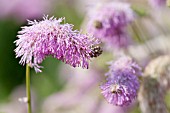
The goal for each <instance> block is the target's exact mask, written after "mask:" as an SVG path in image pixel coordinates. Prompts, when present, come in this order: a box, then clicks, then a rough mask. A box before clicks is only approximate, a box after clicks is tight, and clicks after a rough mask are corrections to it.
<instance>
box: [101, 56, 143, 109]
mask: <svg viewBox="0 0 170 113" xmlns="http://www.w3.org/2000/svg"><path fill="white" fill-rule="evenodd" d="M141 73H142V72H141V68H140V67H139V66H138V65H137V64H136V63H135V62H133V61H132V59H131V58H129V57H122V58H120V59H118V60H117V61H115V62H114V63H113V64H112V65H111V66H110V70H109V72H108V73H106V76H107V82H106V83H105V84H103V85H101V87H100V88H101V90H102V94H103V96H104V97H105V99H106V100H107V101H108V102H109V103H110V104H113V105H117V106H125V105H129V104H130V103H131V102H132V100H134V99H135V98H136V97H137V90H138V89H139V81H138V75H141Z"/></svg>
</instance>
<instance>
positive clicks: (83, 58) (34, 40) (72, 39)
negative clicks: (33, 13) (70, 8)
mask: <svg viewBox="0 0 170 113" xmlns="http://www.w3.org/2000/svg"><path fill="white" fill-rule="evenodd" d="M43 19H44V20H42V21H39V22H38V21H36V20H35V21H28V25H30V26H25V27H22V30H21V31H19V32H18V33H19V35H18V36H17V37H18V38H19V39H17V40H16V41H15V43H16V46H17V48H16V49H15V52H16V57H21V60H20V64H23V65H24V64H25V63H26V64H29V65H30V66H31V67H34V68H35V71H36V72H41V70H40V68H41V66H39V64H40V63H41V62H42V61H43V60H44V59H45V58H46V57H47V56H50V55H51V56H53V57H54V58H57V59H59V60H61V61H63V62H65V63H66V64H70V65H72V66H73V67H82V68H88V60H90V58H91V54H92V53H94V52H93V50H92V48H91V47H92V46H95V45H97V44H99V43H100V42H99V41H98V40H96V39H95V38H94V37H91V36H90V35H87V34H81V33H80V32H79V31H77V30H73V25H72V24H68V23H65V24H61V22H62V21H63V20H64V18H59V19H56V18H53V17H51V18H49V19H48V18H47V17H44V18H43Z"/></svg>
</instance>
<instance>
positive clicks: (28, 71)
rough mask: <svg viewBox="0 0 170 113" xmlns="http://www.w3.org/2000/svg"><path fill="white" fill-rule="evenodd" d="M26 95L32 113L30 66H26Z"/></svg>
mask: <svg viewBox="0 0 170 113" xmlns="http://www.w3.org/2000/svg"><path fill="white" fill-rule="evenodd" d="M26 94H27V106H28V108H27V109H28V113H32V111H31V88H30V67H29V65H28V64H27V65H26Z"/></svg>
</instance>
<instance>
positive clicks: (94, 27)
mask: <svg viewBox="0 0 170 113" xmlns="http://www.w3.org/2000/svg"><path fill="white" fill-rule="evenodd" d="M89 19H90V20H89V23H88V24H87V30H88V32H89V33H91V34H93V35H94V36H95V37H97V38H100V39H102V40H103V41H105V42H107V43H109V44H110V45H111V46H113V47H116V48H121V47H126V46H127V45H128V44H129V43H130V38H129V35H128V34H127V30H126V27H127V25H128V24H129V23H131V22H132V21H133V20H134V13H133V11H132V9H131V8H130V5H129V4H127V3H121V2H111V3H105V4H103V5H102V6H100V7H98V8H96V9H95V10H94V11H91V12H90V14H89Z"/></svg>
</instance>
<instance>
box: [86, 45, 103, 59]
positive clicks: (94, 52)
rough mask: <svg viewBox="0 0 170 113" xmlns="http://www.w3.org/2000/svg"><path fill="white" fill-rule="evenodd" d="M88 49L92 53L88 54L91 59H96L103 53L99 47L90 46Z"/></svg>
mask: <svg viewBox="0 0 170 113" xmlns="http://www.w3.org/2000/svg"><path fill="white" fill-rule="evenodd" d="M90 48H91V50H92V52H91V53H90V54H89V55H90V57H91V58H93V57H98V56H99V55H101V54H102V52H103V50H102V49H101V47H100V46H91V47H90Z"/></svg>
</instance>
